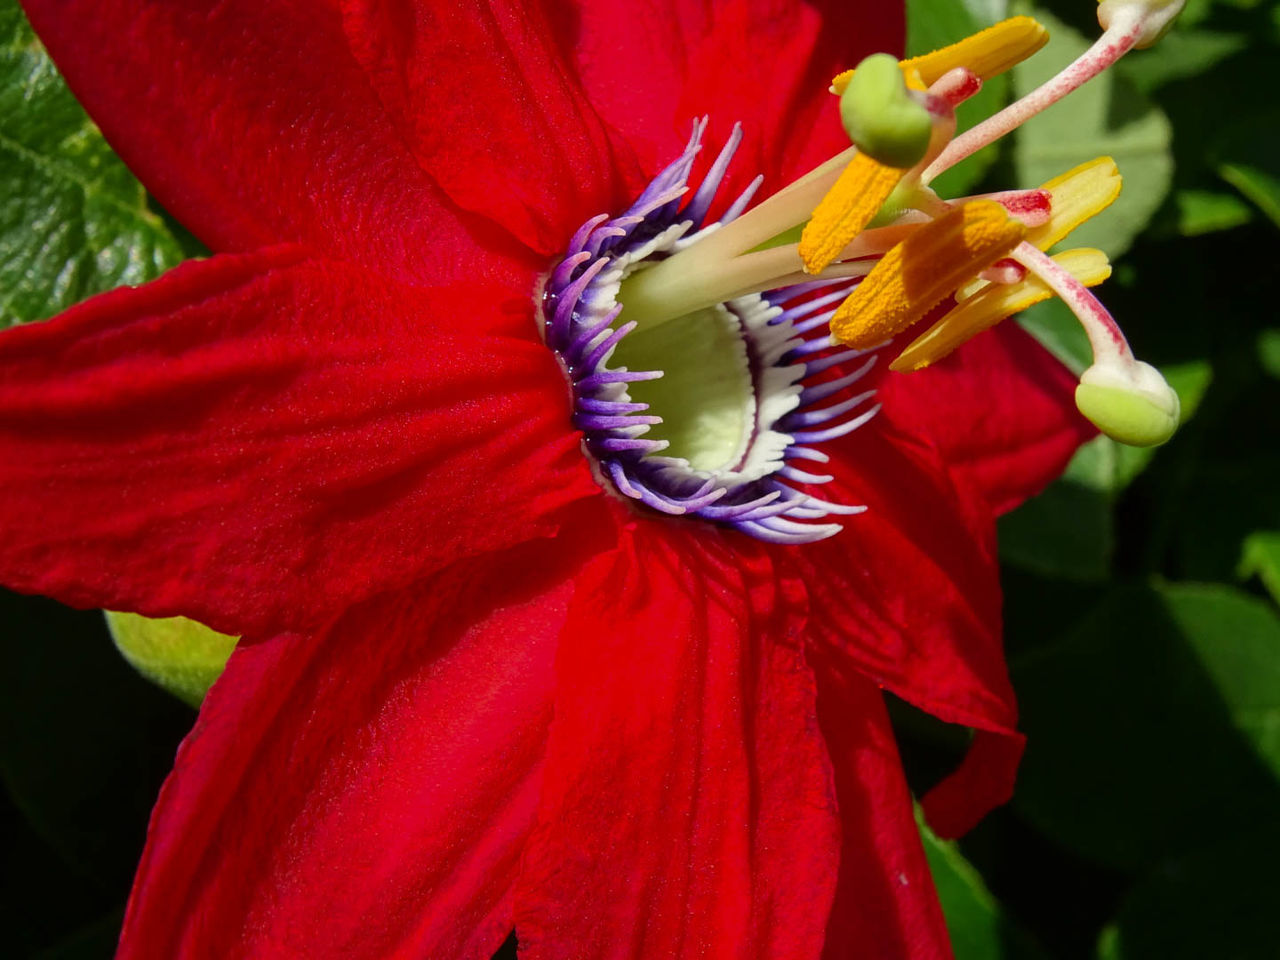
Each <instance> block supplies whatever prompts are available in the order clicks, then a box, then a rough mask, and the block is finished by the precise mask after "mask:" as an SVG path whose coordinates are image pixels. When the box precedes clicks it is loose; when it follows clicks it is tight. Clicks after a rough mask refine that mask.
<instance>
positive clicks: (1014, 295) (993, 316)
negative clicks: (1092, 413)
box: [889, 248, 1111, 372]
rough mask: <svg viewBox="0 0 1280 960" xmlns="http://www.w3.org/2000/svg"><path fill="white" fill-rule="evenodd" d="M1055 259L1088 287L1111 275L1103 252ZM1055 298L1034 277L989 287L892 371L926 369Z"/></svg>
mask: <svg viewBox="0 0 1280 960" xmlns="http://www.w3.org/2000/svg"><path fill="white" fill-rule="evenodd" d="M1053 260H1054V262H1055V263H1057V264H1059V265H1060V266H1061V267H1062V268H1063V269H1064V270H1066V271H1067V272H1069V273H1070V274H1071V275H1072V276H1073V277H1074V278H1075V279H1076V280H1078V281H1079V282H1080V283H1083V284H1084V285H1085V286H1089V287H1092V286H1096V285H1097V284H1099V283H1101V282H1102V281H1103V280H1105V279H1107V277H1109V276H1111V264H1110V263H1109V262H1108V261H1107V255H1106V254H1105V253H1103V252H1102V251H1101V250H1092V249H1088V248H1081V249H1077V250H1066V251H1064V252H1062V253H1059V254H1057V255H1056V256H1054V257H1053ZM1051 296H1053V290H1052V289H1051V288H1050V287H1049V285H1048V284H1047V283H1045V282H1044V280H1042V279H1041V278H1040V277H1038V276H1035V275H1034V274H1033V275H1029V276H1027V278H1026V279H1025V280H1022V281H1021V282H1019V283H1015V284H1012V285H1009V286H1001V285H993V284H988V285H986V286H985V287H983V289H982V290H981V291H980V292H978V293H976V294H974V295H973V296H971V297H969V298H968V299H967V300H964V301H963V302H961V303H960V304H958V305H957V306H956V307H954V308H953V309H952V310H950V311H949V312H948V313H947V314H946V315H945V316H944V317H943V318H942V319H941V320H939V321H938V322H937V323H935V324H934V325H933V326H931V327H930V328H929V329H928V330H926V331H925V332H924V333H922V334H921V335H920V336H919V337H917V338H916V339H915V340H913V341H912V342H911V344H910V345H908V346H907V348H906V349H905V350H903V351H902V353H900V354H899V355H898V358H897V359H896V360H894V361H893V363H891V364H890V365H889V369H890V370H895V371H899V372H904V371H913V370H923V369H924V368H925V367H927V366H929V365H930V364H932V363H937V362H938V361H939V360H941V359H942V358H943V357H945V356H947V355H948V354H950V353H951V352H952V351H953V350H955V349H956V347H958V346H960V345H961V344H963V343H965V342H966V341H968V340H971V339H972V338H973V337H975V336H977V335H978V334H979V333H981V332H982V331H983V330H986V329H988V328H989V327H993V326H995V325H996V324H997V323H999V322H1000V321H1001V320H1003V319H1004V318H1005V317H1008V316H1012V315H1013V314H1015V313H1020V312H1021V311H1023V310H1025V309H1027V307H1029V306H1031V305H1032V304H1035V303H1039V302H1040V301H1041V300H1047V299H1049V297H1051Z"/></svg>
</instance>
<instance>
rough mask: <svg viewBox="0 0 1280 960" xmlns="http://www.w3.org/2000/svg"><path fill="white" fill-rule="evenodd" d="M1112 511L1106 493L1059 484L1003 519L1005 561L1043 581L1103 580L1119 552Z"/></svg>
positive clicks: (1001, 537)
mask: <svg viewBox="0 0 1280 960" xmlns="http://www.w3.org/2000/svg"><path fill="white" fill-rule="evenodd" d="M1095 442H1096V441H1095ZM1108 442H1110V441H1108ZM1111 509H1112V508H1111V498H1110V496H1109V495H1108V494H1107V493H1106V492H1104V491H1101V490H1097V489H1095V488H1093V487H1090V486H1087V485H1085V484H1082V483H1079V482H1077V481H1075V480H1068V479H1064V480H1059V481H1057V482H1055V483H1054V484H1053V485H1051V486H1050V487H1049V488H1048V489H1047V490H1045V491H1044V493H1042V494H1040V496H1038V497H1035V498H1034V499H1032V500H1028V501H1027V502H1026V503H1024V504H1023V505H1022V506H1020V507H1018V509H1017V510H1014V511H1012V512H1010V513H1007V514H1005V515H1004V516H1003V517H1001V518H1000V519H999V521H998V532H999V537H998V539H997V542H998V543H999V546H1000V560H1001V562H1003V563H1006V564H1011V565H1013V566H1015V567H1017V568H1019V569H1020V570H1026V571H1028V572H1030V573H1036V574H1040V575H1041V576H1048V577H1061V578H1064V579H1067V580H1072V581H1079V582H1090V581H1097V580H1102V579H1104V578H1106V577H1107V576H1108V574H1109V573H1110V570H1111V555H1112V553H1114V551H1115V531H1114V524H1113V523H1112V516H1111Z"/></svg>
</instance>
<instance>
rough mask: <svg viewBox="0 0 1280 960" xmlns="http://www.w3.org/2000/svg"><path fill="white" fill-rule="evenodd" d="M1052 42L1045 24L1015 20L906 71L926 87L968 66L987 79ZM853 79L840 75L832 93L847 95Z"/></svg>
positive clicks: (913, 62) (917, 60)
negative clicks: (846, 88) (945, 75)
mask: <svg viewBox="0 0 1280 960" xmlns="http://www.w3.org/2000/svg"><path fill="white" fill-rule="evenodd" d="M1048 41H1049V31H1048V30H1046V29H1045V28H1044V25H1043V24H1041V23H1039V22H1037V21H1036V20H1033V19H1032V18H1031V17H1011V18H1010V19H1008V20H1004V21H1001V22H1000V23H997V24H996V25H995V26H992V27H987V29H985V30H979V31H978V32H977V33H975V34H974V35H973V36H971V37H965V39H963V40H961V41H960V42H959V43H953V44H951V46H949V47H943V48H942V49H941V50H935V51H933V53H926V54H924V55H923V56H919V57H912V58H911V59H910V60H903V61H902V69H903V71H910V70H915V71H916V72H917V73H918V75H919V77H920V79H921V80H922V81H923V82H924V84H925V85H926V86H928V85H929V84H932V83H933V82H934V81H935V80H937V79H938V78H939V77H941V76H942V75H943V74H945V73H947V72H948V71H949V70H954V69H955V68H956V67H966V68H968V69H969V70H971V71H973V72H974V73H976V74H977V75H978V76H980V77H982V79H984V80H986V79H987V78H988V77H994V76H996V75H998V74H1001V73H1004V72H1005V71H1006V70H1008V69H1009V68H1010V67H1012V66H1014V65H1015V64H1018V63H1021V62H1022V61H1023V60H1025V59H1027V57H1029V56H1031V55H1032V54H1033V53H1035V52H1036V51H1037V50H1039V49H1040V48H1041V47H1043V46H1044V45H1045V44H1046V43H1048ZM851 76H853V71H852V70H846V71H845V72H844V73H841V74H840V75H838V76H837V77H836V78H835V79H833V80H832V81H831V92H832V93H836V94H840V93H844V88H845V87H846V86H847V85H848V83H849V78H850V77H851Z"/></svg>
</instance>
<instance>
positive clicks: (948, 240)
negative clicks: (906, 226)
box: [831, 200, 1026, 347]
mask: <svg viewBox="0 0 1280 960" xmlns="http://www.w3.org/2000/svg"><path fill="white" fill-rule="evenodd" d="M1025 235H1026V227H1024V226H1023V225H1022V224H1021V223H1019V222H1018V221H1017V220H1015V219H1013V218H1012V217H1010V216H1009V214H1008V212H1007V211H1006V210H1005V209H1004V207H1002V206H1001V205H1000V204H998V203H994V202H992V201H990V200H975V201H972V202H969V203H965V204H963V205H962V206H959V207H957V208H955V209H954V210H951V211H949V212H948V213H946V214H944V215H943V216H941V217H939V218H938V219H937V220H934V221H932V222H931V223H927V224H925V225H924V226H922V227H920V228H919V229H918V230H916V231H915V232H914V233H912V234H911V236H909V237H907V238H906V239H905V240H903V241H902V242H901V243H899V244H898V245H897V246H895V247H894V248H893V249H892V250H890V251H889V252H888V253H886V254H885V255H884V257H883V258H882V259H881V260H880V262H879V263H878V264H877V265H876V267H875V269H873V270H872V271H871V273H870V275H869V276H868V277H867V278H866V279H865V280H863V281H862V283H860V284H859V285H858V288H857V289H856V290H855V291H854V292H853V294H852V295H851V296H850V297H849V299H848V300H846V301H845V302H844V304H843V305H842V306H841V307H840V309H839V310H837V311H836V314H835V316H834V317H833V318H832V320H831V337H832V339H833V340H835V341H838V342H840V343H846V344H850V345H851V346H855V347H865V346H870V345H871V344H873V343H877V342H879V341H881V340H887V339H889V338H890V337H893V336H896V335H897V334H898V333H901V332H902V331H903V330H905V329H907V327H909V326H911V325H912V324H913V323H915V322H916V321H917V320H919V319H920V318H921V317H923V316H924V315H925V314H926V313H927V312H928V311H929V310H931V309H932V308H933V307H934V306H935V305H936V304H938V303H940V302H941V301H942V300H943V299H944V298H946V297H948V296H950V295H951V293H952V292H953V291H954V290H955V289H956V287H958V286H959V285H960V284H961V283H963V282H964V281H965V280H967V279H969V278H970V277H972V276H974V275H975V274H977V273H978V272H980V271H982V270H984V269H986V268H987V267H989V266H990V265H991V264H993V263H994V262H995V261H997V260H999V259H1000V258H1001V257H1004V256H1007V255H1008V254H1009V253H1010V251H1012V250H1013V248H1014V247H1016V246H1017V245H1018V244H1019V243H1020V242H1021V241H1022V238H1023V237H1024V236H1025Z"/></svg>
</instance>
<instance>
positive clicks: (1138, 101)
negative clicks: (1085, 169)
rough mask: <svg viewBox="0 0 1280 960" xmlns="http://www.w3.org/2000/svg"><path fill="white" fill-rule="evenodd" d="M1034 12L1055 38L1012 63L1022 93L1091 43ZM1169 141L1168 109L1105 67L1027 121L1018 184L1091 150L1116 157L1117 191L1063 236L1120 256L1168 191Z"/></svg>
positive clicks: (1020, 140)
mask: <svg viewBox="0 0 1280 960" xmlns="http://www.w3.org/2000/svg"><path fill="white" fill-rule="evenodd" d="M1036 16H1037V18H1038V19H1040V20H1042V21H1043V22H1044V24H1045V26H1047V27H1048V28H1049V33H1050V39H1049V43H1048V45H1047V46H1046V47H1045V48H1044V49H1043V50H1041V51H1040V52H1039V53H1038V54H1036V55H1035V56H1034V57H1032V58H1031V59H1029V60H1026V61H1024V62H1023V63H1021V64H1019V65H1018V66H1017V67H1015V68H1014V70H1013V86H1014V92H1015V94H1016V95H1018V96H1023V95H1025V94H1027V93H1029V92H1030V91H1031V90H1033V89H1034V88H1035V87H1037V86H1039V85H1040V84H1041V83H1043V82H1044V81H1046V80H1048V79H1049V78H1050V77H1052V76H1053V75H1054V74H1055V73H1057V72H1058V71H1059V70H1061V69H1062V68H1063V67H1064V66H1066V65H1067V64H1068V63H1069V62H1071V61H1072V60H1073V59H1075V58H1076V57H1077V56H1079V55H1080V54H1081V53H1083V52H1084V51H1085V50H1086V49H1087V48H1088V46H1089V44H1090V42H1091V40H1090V39H1086V38H1085V37H1084V36H1083V35H1081V34H1080V33H1077V32H1076V31H1075V30H1072V29H1071V28H1070V27H1068V26H1067V25H1066V24H1064V23H1062V22H1061V21H1059V20H1057V19H1056V18H1055V17H1053V16H1051V15H1048V14H1045V13H1043V12H1041V11H1037V13H1036ZM1171 140H1172V133H1171V128H1170V126H1169V121H1168V118H1167V117H1165V115H1164V112H1163V111H1162V110H1160V109H1159V108H1158V107H1156V106H1155V105H1154V104H1152V103H1151V102H1150V101H1149V100H1147V99H1146V97H1144V96H1143V95H1142V94H1141V93H1140V92H1139V91H1138V89H1137V87H1136V86H1135V85H1134V84H1133V83H1132V82H1130V81H1128V80H1126V79H1125V78H1124V76H1123V75H1121V74H1119V73H1117V72H1115V71H1107V72H1106V73H1104V74H1102V75H1101V76H1100V77H1097V78H1096V79H1094V80H1091V81H1090V82H1089V83H1087V84H1086V85H1085V86H1084V87H1082V88H1081V89H1079V90H1077V91H1076V92H1074V93H1073V94H1071V96H1069V97H1067V98H1066V99H1064V100H1062V101H1061V102H1059V103H1057V104H1055V105H1054V106H1052V107H1050V108H1049V109H1048V110H1046V111H1045V112H1044V113H1042V114H1040V115H1039V116H1036V117H1033V118H1032V119H1031V120H1028V121H1027V122H1026V123H1025V124H1023V125H1022V127H1021V128H1020V129H1019V130H1018V133H1017V135H1016V137H1015V140H1014V150H1013V158H1014V167H1015V170H1016V173H1017V183H1018V185H1019V186H1024V187H1033V186H1036V185H1037V184H1040V183H1043V182H1045V181H1046V180H1049V179H1050V178H1052V177H1055V176H1057V175H1058V174H1060V173H1063V172H1064V171H1066V170H1069V169H1071V168H1072V167H1074V166H1076V165H1077V164H1080V163H1083V162H1085V161H1086V160H1092V159H1093V158H1094V157H1098V156H1104V155H1106V156H1111V157H1114V158H1115V160H1116V163H1117V164H1119V166H1120V173H1121V174H1122V175H1123V176H1124V190H1123V191H1122V193H1121V194H1120V198H1119V199H1118V200H1116V202H1115V203H1114V204H1113V205H1112V206H1111V207H1110V208H1109V209H1108V210H1105V211H1104V212H1102V213H1101V214H1099V215H1098V216H1097V217H1095V218H1094V219H1093V220H1090V221H1089V222H1088V223H1085V224H1082V225H1081V226H1080V227H1079V228H1078V229H1077V230H1076V231H1075V232H1074V233H1072V234H1071V236H1070V237H1069V238H1068V239H1067V240H1066V241H1065V243H1067V244H1069V245H1070V246H1072V247H1098V248H1099V249H1101V250H1104V251H1106V252H1107V253H1108V254H1109V255H1111V256H1112V257H1115V256H1117V255H1118V254H1120V253H1122V252H1124V251H1125V250H1127V249H1128V248H1129V245H1130V244H1131V243H1132V242H1133V238H1134V237H1135V236H1136V235H1137V234H1138V233H1139V231H1141V230H1142V228H1143V227H1145V226H1146V224H1147V221H1148V220H1149V219H1150V218H1151V215H1152V214H1153V213H1155V211H1156V209H1157V208H1158V207H1159V206H1160V204H1161V202H1162V201H1163V200H1164V197H1165V194H1166V193H1167V192H1168V190H1169V185H1170V183H1171V182H1172V176H1173V159H1172V157H1171V155H1170V152H1169V147H1170V143H1171Z"/></svg>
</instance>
